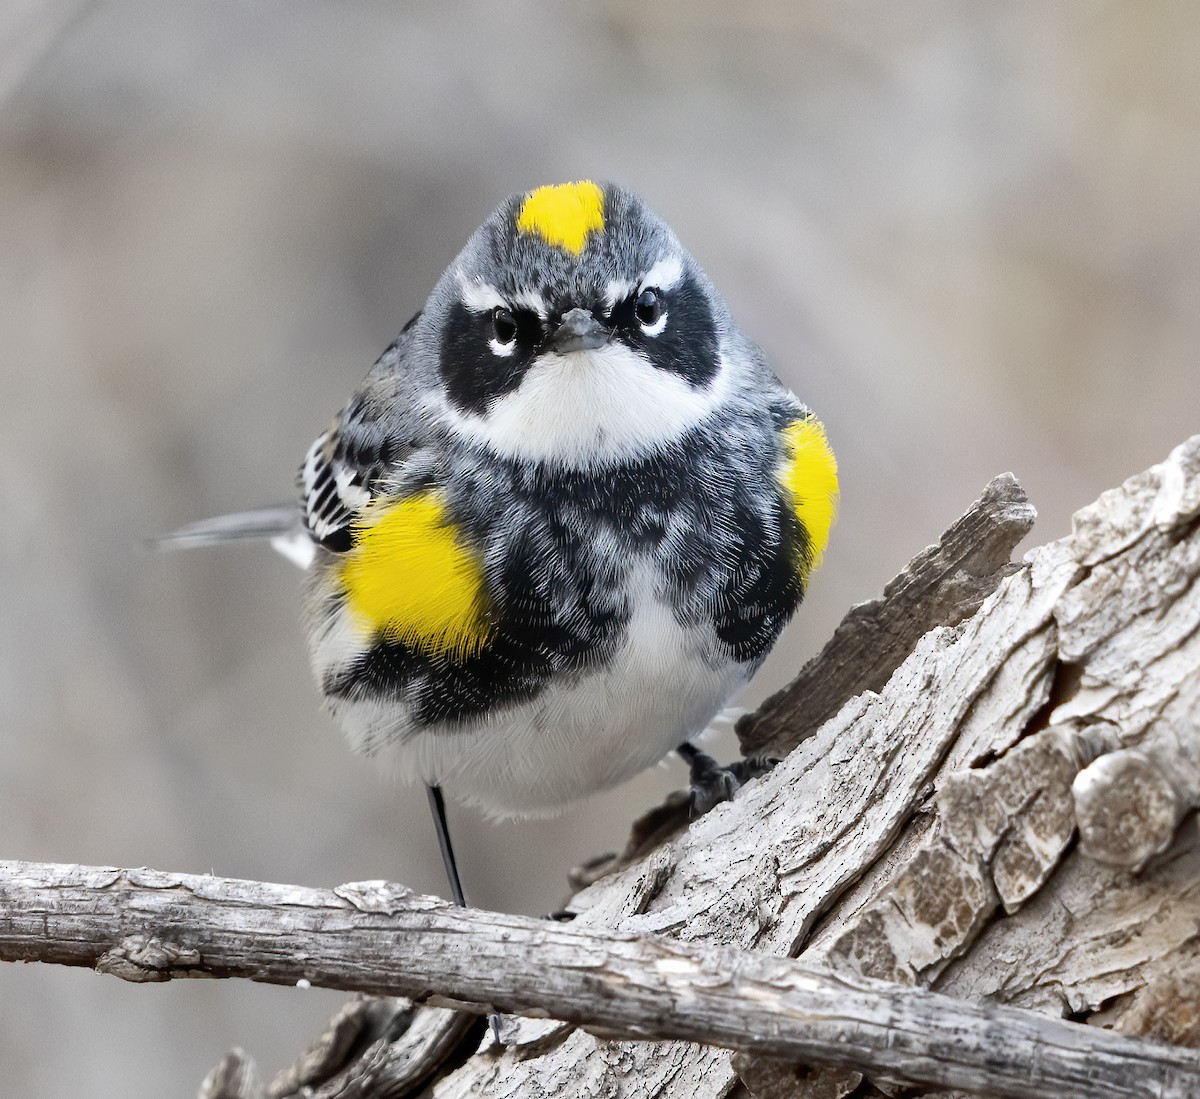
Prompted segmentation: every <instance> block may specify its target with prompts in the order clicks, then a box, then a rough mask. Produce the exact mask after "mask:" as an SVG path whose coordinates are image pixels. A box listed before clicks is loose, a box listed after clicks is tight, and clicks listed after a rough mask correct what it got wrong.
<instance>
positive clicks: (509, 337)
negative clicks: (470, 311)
mask: <svg viewBox="0 0 1200 1099" xmlns="http://www.w3.org/2000/svg"><path fill="white" fill-rule="evenodd" d="M492 332H493V333H495V336H496V342H497V343H498V344H499V345H500V346H501V347H507V346H508V345H509V344H511V343H513V341H514V340H516V338H517V318H516V317H514V316H513V315H512V311H511V310H509V309H505V308H504V306H502V305H498V306H496V308H495V309H493V310H492Z"/></svg>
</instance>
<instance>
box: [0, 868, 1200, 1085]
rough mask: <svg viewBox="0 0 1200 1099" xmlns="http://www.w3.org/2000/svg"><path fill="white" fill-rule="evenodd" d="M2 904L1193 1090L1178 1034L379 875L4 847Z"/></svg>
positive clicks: (915, 1074) (411, 981)
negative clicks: (1100, 1026) (628, 929)
mask: <svg viewBox="0 0 1200 1099" xmlns="http://www.w3.org/2000/svg"><path fill="white" fill-rule="evenodd" d="M0 903H2V905H3V909H4V911H5V913H6V918H5V923H4V927H3V929H2V930H0V959H3V960H6V961H47V962H57V963H60V964H66V965H87V966H90V967H92V968H94V969H97V970H99V971H101V972H105V973H110V974H113V975H114V976H118V977H121V978H122V979H124V980H127V981H142V982H144V981H164V980H171V979H179V978H196V977H248V978H250V979H252V980H256V981H265V982H268V983H272V984H291V983H295V982H296V981H299V980H307V981H309V982H311V983H312V984H314V985H321V986H324V987H328V988H341V989H347V990H352V991H362V992H370V993H377V994H382V995H407V996H412V997H415V998H417V999H420V1000H424V1001H428V1002H429V1003H432V1004H436V1005H440V1006H454V1007H458V1006H462V1005H464V1004H468V1005H472V1006H473V1007H474V1009H475V1010H479V1011H486V1010H500V1011H509V1012H519V1013H522V1014H527V1015H531V1016H534V1017H539V1018H540V1017H544V1016H547V1015H548V1016H552V1017H554V1018H556V1019H561V1020H564V1021H568V1022H572V1023H575V1024H577V1025H581V1026H585V1027H587V1028H588V1029H590V1030H594V1031H598V1032H600V1033H602V1034H604V1035H605V1036H606V1037H608V1038H616V1039H625V1040H646V1039H682V1040H684V1041H694V1042H705V1043H709V1044H716V1045H721V1046H725V1047H728V1048H732V1049H744V1050H751V1051H754V1052H757V1053H760V1054H763V1055H766V1056H770V1057H773V1058H776V1059H787V1060H805V1061H812V1062H817V1063H826V1064H834V1065H851V1066H854V1067H861V1068H862V1069H864V1070H866V1071H868V1072H872V1073H875V1074H877V1075H879V1076H880V1077H886V1078H891V1079H896V1080H900V1081H904V1082H908V1083H926V1084H944V1085H948V1086H953V1087H961V1088H967V1089H969V1090H972V1091H989V1092H991V1093H993V1094H995V1095H1000V1096H1013V1097H1018V1099H1019V1097H1023V1096H1027V1095H1029V1094H1031V1093H1032V1094H1050V1095H1057V1096H1061V1097H1062V1099H1076V1097H1079V1099H1085V1097H1087V1096H1090V1095H1094V1094H1096V1093H1097V1092H1098V1091H1099V1090H1101V1089H1102V1090H1103V1091H1104V1092H1105V1093H1106V1094H1108V1095H1110V1096H1113V1097H1129V1099H1135V1097H1137V1099H1141V1097H1147V1099H1148V1097H1151V1096H1162V1097H1178V1099H1183V1097H1185V1096H1188V1095H1194V1094H1196V1092H1197V1090H1200V1056H1197V1055H1196V1054H1195V1053H1193V1052H1192V1051H1190V1050H1183V1049H1178V1048H1173V1047H1169V1046H1161V1045H1156V1044H1152V1043H1149V1042H1137V1041H1133V1040H1130V1039H1127V1038H1123V1037H1120V1036H1117V1035H1114V1034H1109V1033H1106V1032H1104V1031H1100V1030H1095V1029H1092V1028H1087V1027H1081V1026H1076V1025H1074V1024H1070V1023H1064V1022H1059V1021H1056V1020H1052V1019H1047V1018H1044V1017H1043V1016H1040V1015H1038V1014H1035V1013H1033V1012H1028V1011H1021V1010H1019V1009H1014V1008H1000V1007H995V1006H988V1005H978V1004H970V1003H963V1002H958V1001H954V1000H951V999H950V998H948V997H945V996H941V995H938V994H936V993H931V992H925V991H919V990H915V989H910V988H903V987H897V986H894V985H892V986H889V985H885V984H882V983H880V982H875V981H870V980H867V979H862V978H860V979H856V980H848V979H841V978H837V977H834V976H831V975H830V974H827V973H822V972H819V971H817V970H813V969H810V968H808V967H807V966H804V965H801V964H800V963H799V962H796V961H794V960H792V959H790V958H777V957H771V956H768V955H764V954H756V953H753V952H750V951H744V950H736V949H731V948H727V947H725V948H722V947H712V946H709V947H701V946H697V945H692V944H684V943H681V942H678V941H676V940H672V939H669V938H666V937H664V936H656V935H632V934H622V933H612V932H604V931H599V930H596V929H587V928H577V927H574V926H571V925H570V924H566V925H563V924H557V923H554V922H550V921H545V920H533V919H529V918H526V917H519V916H505V915H501V914H499V913H495V912H484V911H480V910H474V909H461V908H457V907H455V906H453V905H451V904H448V903H447V902H445V901H441V900H438V899H436V898H433V897H422V896H417V895H415V894H413V893H411V892H410V891H408V890H406V889H403V888H401V887H398V886H394V885H389V884H388V883H385V882H357V883H352V884H350V885H344V886H341V887H340V888H338V889H335V890H320V889H306V888H302V887H298V886H282V885H269V884H265V883H261V882H246V881H236V880H231V879H228V878H216V877H212V876H203V877H202V876H196V875H186V874H161V873H157V872H155V871H150V870H113V869H109V868H100V867H96V868H89V867H78V866H60V865H53V864H46V863H13V862H10V863H0ZM245 1075H246V1076H250V1075H252V1074H251V1073H250V1072H249V1071H248V1070H247V1071H246V1072H245Z"/></svg>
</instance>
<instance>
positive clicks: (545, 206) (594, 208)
mask: <svg viewBox="0 0 1200 1099" xmlns="http://www.w3.org/2000/svg"><path fill="white" fill-rule="evenodd" d="M517 228H518V229H519V230H520V231H521V232H522V233H537V235H538V236H540V237H541V238H542V240H544V241H545V242H546V243H547V244H553V245H557V246H558V247H560V248H565V249H566V250H567V251H568V252H573V253H574V254H575V255H579V253H580V252H582V251H583V246H584V245H585V244H586V243H587V238H588V234H589V233H592V232H596V233H603V232H604V192H603V191H602V190H600V188H599V187H597V186H596V185H595V184H594V183H593V182H592V181H591V180H590V179H584V180H580V181H579V182H578V183H559V184H557V185H555V186H551V187H539V188H538V189H537V190H536V191H530V192H529V194H528V195H526V196H525V201H524V202H523V203H522V204H521V212H520V213H519V214H517Z"/></svg>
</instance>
